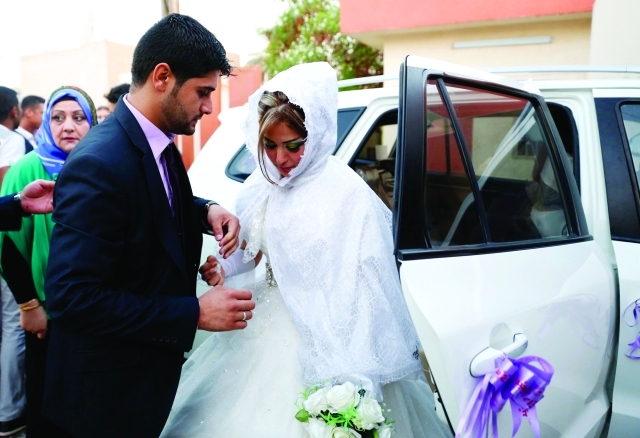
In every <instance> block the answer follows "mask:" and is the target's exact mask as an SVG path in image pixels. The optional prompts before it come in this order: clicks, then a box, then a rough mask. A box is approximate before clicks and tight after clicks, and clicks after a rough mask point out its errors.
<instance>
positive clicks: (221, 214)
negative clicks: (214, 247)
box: [207, 205, 240, 259]
mask: <svg viewBox="0 0 640 438" xmlns="http://www.w3.org/2000/svg"><path fill="white" fill-rule="evenodd" d="M207 220H208V221H209V224H210V225H211V229H212V230H213V236H214V237H215V238H216V240H217V241H218V245H220V254H221V255H222V257H224V258H225V259H226V258H227V257H229V256H230V255H231V254H233V252H234V251H235V250H236V248H238V237H239V235H240V221H239V220H238V218H237V217H235V216H234V215H232V214H231V213H229V212H228V211H227V210H225V209H224V208H222V207H220V206H219V205H212V206H211V207H209V213H208V215H207Z"/></svg>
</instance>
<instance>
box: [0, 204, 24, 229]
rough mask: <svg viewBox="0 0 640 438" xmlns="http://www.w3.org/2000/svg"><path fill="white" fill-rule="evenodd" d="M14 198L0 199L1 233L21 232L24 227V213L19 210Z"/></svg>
mask: <svg viewBox="0 0 640 438" xmlns="http://www.w3.org/2000/svg"><path fill="white" fill-rule="evenodd" d="M13 196H14V195H10V196H2V197H0V231H14V230H19V229H20V226H21V225H22V215H21V213H22V211H21V210H18V209H17V207H16V205H18V204H17V203H16V202H14V200H13Z"/></svg>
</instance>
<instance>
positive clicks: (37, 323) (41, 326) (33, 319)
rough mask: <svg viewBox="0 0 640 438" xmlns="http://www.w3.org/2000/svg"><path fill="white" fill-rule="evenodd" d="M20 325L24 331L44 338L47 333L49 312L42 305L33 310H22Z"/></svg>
mask: <svg viewBox="0 0 640 438" xmlns="http://www.w3.org/2000/svg"><path fill="white" fill-rule="evenodd" d="M32 301H33V300H32ZM24 304H27V303H24ZM20 327H22V329H23V330H24V331H27V332H29V333H33V334H34V335H37V336H38V339H44V337H45V335H46V334H47V314H46V313H45V311H44V309H43V308H42V306H40V307H37V308H35V309H31V310H21V311H20Z"/></svg>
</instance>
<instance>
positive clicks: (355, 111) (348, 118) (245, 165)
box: [225, 107, 365, 182]
mask: <svg viewBox="0 0 640 438" xmlns="http://www.w3.org/2000/svg"><path fill="white" fill-rule="evenodd" d="M364 110H365V108H364V107H356V108H345V109H340V110H338V138H337V141H336V150H337V149H338V148H339V147H340V145H341V144H342V142H343V141H344V139H345V137H346V136H347V134H349V131H351V128H353V125H355V123H356V122H357V121H358V118H359V117H360V116H361V115H362V113H363V112H364ZM255 169H256V163H255V160H254V159H253V157H252V156H251V153H250V152H249V150H248V149H247V147H246V145H244V144H243V145H242V147H241V148H240V149H239V150H238V152H236V153H235V155H234V156H233V157H232V158H231V160H230V161H229V164H227V167H226V169H225V174H226V175H227V177H228V178H231V179H233V180H235V181H238V182H244V180H245V179H247V178H248V177H249V175H251V173H253V171H254V170H255Z"/></svg>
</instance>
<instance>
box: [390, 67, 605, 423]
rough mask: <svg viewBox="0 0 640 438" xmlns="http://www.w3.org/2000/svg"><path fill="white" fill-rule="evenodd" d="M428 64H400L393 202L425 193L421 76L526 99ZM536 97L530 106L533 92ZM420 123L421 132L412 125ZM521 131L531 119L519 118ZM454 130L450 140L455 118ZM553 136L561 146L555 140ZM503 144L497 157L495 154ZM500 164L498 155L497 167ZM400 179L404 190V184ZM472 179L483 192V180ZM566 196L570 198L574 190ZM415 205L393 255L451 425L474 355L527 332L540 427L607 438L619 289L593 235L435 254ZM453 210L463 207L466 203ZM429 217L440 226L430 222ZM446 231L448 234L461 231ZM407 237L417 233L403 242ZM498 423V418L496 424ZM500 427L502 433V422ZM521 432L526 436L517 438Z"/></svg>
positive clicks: (468, 73)
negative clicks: (541, 387) (539, 384)
mask: <svg viewBox="0 0 640 438" xmlns="http://www.w3.org/2000/svg"><path fill="white" fill-rule="evenodd" d="M435 66H436V68H431V62H430V60H422V59H416V58H415V57H408V58H407V60H406V67H405V68H406V70H405V74H406V76H404V77H403V78H402V80H404V82H405V83H404V85H403V86H401V90H402V93H403V95H402V96H401V111H400V119H399V127H398V129H399V132H400V133H399V138H400V140H399V141H398V149H399V150H398V164H397V168H396V173H400V175H396V177H397V178H398V182H397V184H398V186H397V188H396V196H397V197H403V198H404V196H405V191H406V193H407V195H408V194H409V192H411V191H414V192H415V191H416V190H418V191H421V190H422V189H420V188H418V189H416V188H415V187H414V185H415V184H420V180H419V179H420V177H419V175H421V172H420V170H419V169H417V168H416V161H418V165H419V166H420V163H419V162H420V161H421V159H420V158H419V157H420V153H417V154H416V153H412V152H411V150H413V151H416V150H419V149H420V148H424V140H423V139H421V138H420V137H421V136H424V137H425V139H426V141H427V147H429V146H428V145H429V142H430V141H431V140H429V139H430V138H433V137H427V134H424V133H426V132H427V130H429V129H431V130H432V129H433V127H434V125H433V122H429V121H428V115H427V114H424V115H422V116H421V115H420V114H419V112H420V111H421V108H424V111H427V106H426V105H425V104H422V103H420V102H421V99H422V97H420V96H418V93H419V90H420V89H423V90H424V91H423V93H429V91H428V88H426V85H424V84H425V82H424V81H425V78H426V77H435V78H438V77H440V78H445V80H446V79H447V78H455V79H456V80H457V79H462V80H465V82H463V83H464V85H465V86H467V85H468V86H473V84H474V83H475V84H478V86H490V87H492V88H491V89H492V90H505V91H506V92H509V93H510V92H513V91H514V90H515V91H517V92H518V93H520V94H518V95H523V94H522V93H527V92H528V90H527V89H526V88H524V87H521V88H518V87H516V86H514V85H513V84H511V83H510V82H506V83H505V82H504V81H503V80H501V79H495V80H494V78H492V77H489V76H487V74H486V73H484V72H482V73H478V75H477V78H474V77H473V71H472V70H471V69H464V77H463V78H460V77H459V76H458V75H457V73H456V72H451V71H449V70H444V71H443V70H441V69H440V68H441V67H443V65H442V64H440V63H436V64H435ZM444 67H445V68H446V67H447V66H444ZM443 84H444V82H443ZM505 84H506V85H505ZM503 86H504V87H503ZM425 96H426V95H425ZM531 99H535V98H534V96H533V95H532V96H531ZM427 100H428V99H427ZM534 101H535V100H532V101H531V102H534ZM403 102H404V103H403ZM481 104H482V102H480V101H473V102H469V105H473V108H474V109H475V110H476V111H477V107H478V105H481ZM492 104H494V103H493V102H489V105H492ZM464 105H465V103H464V102H462V103H461V102H460V101H458V103H456V104H455V105H454V106H452V107H451V108H455V110H454V111H455V113H456V114H458V113H462V112H464ZM523 114H524V113H523ZM536 114H537V117H538V118H544V117H545V116H547V115H548V113H547V112H546V111H544V108H539V109H537V110H536ZM420 120H423V122H422V123H424V124H427V123H428V125H426V126H425V127H424V128H420V127H416V124H418V123H420ZM521 123H528V122H527V121H526V119H523V121H522V122H521ZM551 123H553V122H551ZM453 126H454V128H453V130H454V131H456V130H457V129H458V127H457V125H456V123H455V120H454V123H453ZM460 126H462V125H460ZM525 126H528V125H525ZM521 129H522V128H521ZM421 132H422V134H421ZM514 135H515V134H514ZM549 138H550V139H551V141H552V142H553V141H555V142H556V143H558V139H557V138H556V136H555V135H551V136H550V137H549ZM515 140H517V138H516V139H515ZM515 140H512V141H515ZM505 146H508V144H507V143H505ZM461 147H463V146H461ZM501 147H502V146H500V147H498V149H497V150H498V151H501V150H502V149H501ZM550 147H551V146H550ZM463 149H464V147H463ZM552 150H553V149H552ZM558 151H559V152H560V150H559V149H558ZM504 153H506V152H501V154H504ZM551 155H552V152H550V153H549V156H551ZM560 155H562V154H560ZM427 157H428V155H427ZM422 159H424V158H422ZM500 159H501V156H498V157H497V160H498V161H499V160H500ZM495 160H496V157H495V156H494V157H493V158H492V161H491V163H490V164H489V166H488V167H487V169H489V170H490V169H491V166H492V164H493V163H494V161H495ZM428 163H429V161H427V169H428V167H429V164H428ZM563 163H564V165H563V166H560V167H559V168H558V170H557V171H558V177H559V178H560V177H561V176H562V172H566V175H565V176H566V177H567V179H568V180H569V181H570V180H571V179H572V178H573V176H572V174H569V172H571V167H570V166H568V165H567V163H568V161H566V160H565V159H563ZM473 166H475V164H473ZM422 172H424V171H422ZM427 172H429V170H427ZM402 173H404V175H403V174H402ZM422 174H423V175H424V173H422ZM405 178H410V181H408V182H406V181H404V179H405ZM422 178H430V177H426V176H423V177H422ZM478 178H479V179H478V184H479V185H480V188H481V189H482V184H483V178H484V177H478ZM567 187H570V190H571V191H574V192H577V186H575V184H574V185H571V184H569V185H568V186H567ZM568 195H569V194H568V193H565V196H568ZM573 195H577V193H573ZM421 198H422V195H421V194H420V193H417V194H414V195H412V197H411V198H409V197H407V199H406V200H405V199H402V200H401V201H402V202H411V205H409V206H404V207H403V206H399V207H398V208H397V210H396V211H395V217H394V219H395V221H396V223H395V225H396V227H397V229H399V231H398V234H396V243H397V249H398V257H399V259H401V260H404V261H403V262H402V264H401V267H400V276H401V282H402V287H403V291H404V293H405V298H406V300H407V304H408V306H409V309H410V313H411V315H412V318H413V320H414V323H415V324H416V328H417V330H418V336H419V337H420V339H421V341H422V344H423V348H424V351H425V355H426V358H427V360H428V362H429V366H430V370H431V373H432V375H433V378H434V381H435V383H436V385H437V387H438V392H439V394H440V397H441V398H442V400H443V403H444V407H445V410H446V412H447V415H448V417H449V419H450V421H451V424H452V426H454V425H456V424H457V423H458V421H459V420H460V415H461V412H462V411H463V410H464V408H465V406H466V404H467V403H468V402H469V398H470V396H471V394H472V392H473V390H474V387H475V386H476V384H477V383H478V379H477V378H474V377H472V376H471V374H470V364H471V361H472V360H473V359H474V357H475V356H476V355H477V354H478V353H480V352H481V351H483V350H485V349H486V348H488V347H493V348H496V349H500V348H504V347H505V346H506V345H508V344H510V343H511V342H513V337H514V335H516V334H518V333H522V334H524V335H526V337H527V339H528V347H527V348H526V352H525V354H526V355H527V356H529V355H533V356H540V357H542V358H544V359H546V360H548V361H549V362H550V363H551V364H552V365H553V366H554V367H555V370H556V372H555V374H554V377H553V380H552V383H551V384H550V385H549V387H548V388H547V390H546V392H545V398H544V401H542V402H541V403H540V404H539V405H538V406H539V408H538V409H539V415H538V417H539V418H540V422H541V426H542V430H547V435H548V436H563V435H564V436H569V435H571V436H595V434H596V433H598V431H600V430H602V428H603V426H604V423H605V421H606V416H607V411H608V405H609V403H608V397H607V394H606V389H605V382H606V379H607V374H608V370H609V364H610V353H611V351H612V347H613V343H614V339H613V337H612V336H611V335H612V334H613V333H614V324H615V316H616V306H615V301H614V297H615V290H616V284H615V281H614V272H613V270H612V266H611V262H610V259H609V258H608V257H607V255H606V253H605V252H603V251H602V249H601V248H600V246H599V245H598V244H597V242H595V241H594V240H593V239H592V238H589V239H586V240H582V241H575V242H573V241H571V240H570V239H568V240H565V241H562V239H558V240H557V242H556V243H555V244H553V245H552V246H548V247H536V246H535V243H536V242H533V241H531V242H529V243H527V242H523V243H522V244H519V245H517V246H515V245H514V246H513V247H512V248H510V247H509V246H510V245H508V244H505V245H501V246H495V245H488V246H487V247H486V249H487V250H488V251H480V250H479V249H478V248H475V247H474V246H473V245H472V246H467V247H464V246H463V247H460V248H455V247H452V248H433V249H430V248H431V244H430V243H429V241H430V238H429V237H428V234H429V232H428V231H427V230H426V229H423V228H422V227H421V226H420V225H419V224H416V223H415V221H416V220H417V219H416V214H415V212H416V208H417V206H416V200H419V199H421ZM476 198H477V196H476ZM467 199H469V198H467ZM409 200H412V201H409ZM399 202H400V200H399ZM418 202H419V201H418ZM566 205H568V204H566ZM460 208H461V209H462V208H466V207H465V204H464V203H463V204H462V207H460ZM569 208H575V209H576V214H577V217H578V221H579V218H580V215H581V214H582V211H581V209H582V206H581V203H580V202H577V203H575V204H572V205H571V206H570V207H569ZM408 212H411V213H408ZM464 214H466V213H464V212H463V215H464ZM458 216H460V214H458ZM480 216H481V217H482V214H480ZM434 220H435V221H436V222H439V220H438V218H437V217H436V218H435V219H434ZM411 222H414V224H411ZM440 222H443V221H440ZM453 224H454V225H453V226H455V224H456V222H454V223H453ZM407 230H409V231H407ZM410 233H415V234H417V236H416V237H415V238H413V237H412V236H407V234H410ZM420 234H424V235H425V239H426V242H425V243H426V245H422V244H421V240H422V239H421V237H420ZM444 243H446V240H445V242H444ZM481 246H483V245H481ZM421 247H422V249H421ZM483 249H484V248H483ZM430 252H432V254H430ZM456 252H457V253H456ZM416 254H418V255H416ZM407 255H410V257H407ZM506 417H507V418H508V417H509V416H506ZM505 421H506V420H505V419H504V418H503V419H501V422H503V423H504V422H505ZM503 427H507V426H506V425H505V424H503ZM528 433H529V432H525V431H523V432H522V434H523V436H526V435H527V434H528Z"/></svg>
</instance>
